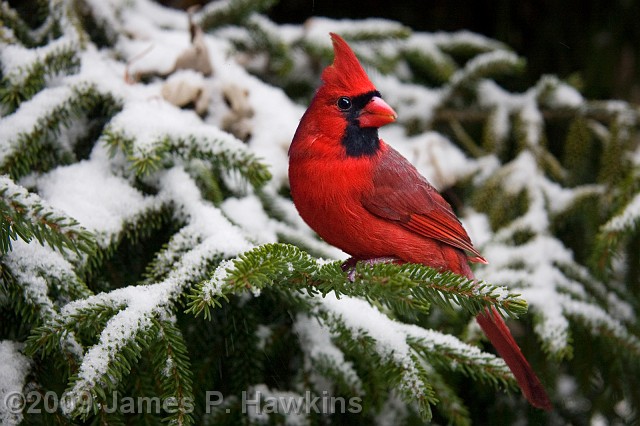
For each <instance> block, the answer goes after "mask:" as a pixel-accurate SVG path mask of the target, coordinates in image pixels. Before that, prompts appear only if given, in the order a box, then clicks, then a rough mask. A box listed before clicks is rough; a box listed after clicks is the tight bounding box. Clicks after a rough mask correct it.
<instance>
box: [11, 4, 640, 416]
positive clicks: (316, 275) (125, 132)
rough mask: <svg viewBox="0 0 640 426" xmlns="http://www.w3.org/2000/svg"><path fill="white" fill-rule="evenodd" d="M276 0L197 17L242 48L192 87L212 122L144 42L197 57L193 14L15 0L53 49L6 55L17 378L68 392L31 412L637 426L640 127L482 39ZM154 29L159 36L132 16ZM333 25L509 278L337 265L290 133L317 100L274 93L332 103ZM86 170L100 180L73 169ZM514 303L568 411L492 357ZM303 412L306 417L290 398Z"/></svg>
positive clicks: (625, 113)
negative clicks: (325, 87) (487, 325)
mask: <svg viewBox="0 0 640 426" xmlns="http://www.w3.org/2000/svg"><path fill="white" fill-rule="evenodd" d="M274 3H275V2H274V1H273V0H257V1H250V0H246V1H245V0H242V1H223V2H214V3H211V4H210V5H209V6H206V7H205V8H204V9H203V10H202V11H200V12H197V13H196V14H195V15H194V21H195V22H197V23H199V25H200V26H201V27H202V28H203V29H204V30H206V31H210V33H209V34H207V35H205V39H206V41H207V43H205V45H206V46H209V47H211V46H215V47H216V48H219V49H221V51H220V52H215V54H213V52H211V53H212V54H211V59H212V62H215V63H213V64H212V65H214V66H213V69H214V73H213V75H212V76H207V77H206V78H205V77H204V76H195V75H193V76H192V75H189V78H188V79H187V80H188V82H189V83H191V82H193V81H196V80H198V78H197V77H202V78H203V81H204V82H205V83H204V84H203V85H202V86H199V87H198V88H197V90H200V94H202V92H203V91H205V90H207V89H212V92H211V93H209V95H210V96H211V99H210V100H209V109H208V110H207V111H206V114H205V115H204V118H201V117H200V116H197V115H196V114H193V113H192V112H191V111H189V110H190V106H189V105H186V106H181V108H182V109H183V110H180V109H179V108H177V107H176V106H173V105H170V104H169V103H168V102H166V101H165V100H161V99H159V97H160V93H161V92H162V90H161V87H162V85H163V84H164V83H165V80H163V79H164V78H165V77H166V69H163V70H161V69H155V68H154V67H156V66H158V67H159V65H157V64H155V63H154V61H159V59H158V56H155V57H154V56H153V55H154V54H155V53H154V52H151V53H149V52H146V53H144V54H140V51H141V49H142V48H141V47H140V46H142V45H144V46H147V45H148V44H149V43H152V44H154V45H157V46H159V47H160V48H161V49H166V51H165V50H163V51H162V55H164V54H165V53H166V54H167V56H170V55H173V56H175V57H177V56H178V55H180V53H181V52H180V51H177V50H175V49H174V44H175V45H180V44H181V43H184V42H185V40H188V34H187V31H186V29H185V28H186V23H187V16H186V14H185V21H184V22H182V23H178V22H173V17H175V15H173V14H172V15H170V16H171V17H172V20H171V22H169V21H170V20H167V19H166V16H169V15H166V16H165V15H163V14H162V13H159V12H158V10H159V9H155V8H157V7H159V6H157V5H150V4H148V3H147V0H133V1H127V2H119V3H117V4H105V5H102V6H101V7H100V8H99V10H98V8H97V6H96V5H97V3H96V2H89V1H83V0H62V1H54V2H46V1H41V2H37V11H38V13H37V14H35V15H36V16H25V15H24V13H23V9H21V8H19V7H17V6H16V7H15V9H14V8H12V6H10V5H9V4H8V3H7V2H2V3H0V21H1V22H2V25H3V27H2V29H1V30H0V41H1V42H2V43H3V46H10V47H11V49H15V52H21V53H22V54H24V56H25V57H27V58H31V59H30V60H28V61H25V62H21V61H17V62H18V63H19V65H15V63H12V58H11V57H10V55H8V56H6V57H5V56H3V58H2V60H3V61H6V63H3V64H1V65H2V67H3V68H2V69H3V75H2V80H1V81H0V114H2V120H1V121H0V135H2V138H1V139H2V140H1V141H0V144H1V146H0V173H1V174H3V175H4V176H2V177H0V226H1V228H0V229H1V231H0V232H1V233H0V315H2V316H3V321H2V323H1V324H0V343H2V342H4V341H5V340H10V341H15V342H19V345H20V347H22V348H23V353H24V356H26V357H27V358H28V359H29V360H30V361H29V362H30V367H29V369H30V370H29V373H28V374H27V375H26V376H25V377H23V378H22V379H23V389H17V390H22V391H26V390H29V389H36V390H37V391H38V392H41V393H42V394H44V393H46V392H55V393H56V395H57V396H59V397H60V401H61V404H60V405H59V406H58V407H57V409H55V410H53V412H44V413H43V414H42V416H41V418H38V419H36V418H35V416H29V415H27V414H26V413H25V415H24V416H23V417H20V419H22V420H23V423H25V424H30V423H32V422H34V423H42V424H71V423H81V424H136V425H137V424H157V423H159V422H161V421H163V422H166V423H168V424H172V425H190V424H216V425H219V424H230V425H236V424H287V423H291V422H294V421H298V422H307V423H309V424H334V423H335V424H338V423H340V424H384V422H385V419H386V420H387V421H388V420H389V419H392V422H393V423H394V424H425V423H427V422H433V423H437V424H445V423H447V424H454V425H469V424H490V423H491V424H497V423H499V424H513V423H515V422H529V423H532V424H533V423H535V424H545V423H546V424H559V423H572V424H588V423H591V422H594V421H595V420H594V419H598V418H602V417H603V416H604V417H605V418H611V419H612V422H618V423H620V424H623V423H633V421H634V420H637V413H636V412H635V411H634V409H633V408H630V409H629V410H627V411H625V409H624V407H635V406H639V405H640V393H639V392H638V388H637V385H636V384H635V383H634V382H633V380H630V377H634V376H635V375H637V374H638V373H639V368H638V363H637V359H638V357H640V326H639V325H638V319H637V312H638V310H639V309H640V298H639V296H638V292H637V291H636V290H637V283H638V280H639V279H640V266H638V265H640V255H639V254H638V253H640V236H639V233H638V230H639V228H640V227H639V224H640V207H639V201H638V200H639V199H640V198H639V197H640V195H639V191H640V184H639V182H640V179H638V177H639V174H638V164H637V163H638V160H637V159H638V158H640V157H639V155H638V149H639V148H638V125H639V123H640V111H638V109H637V108H636V107H634V106H632V105H629V104H626V103H623V102H613V101H598V102H594V101H589V100H585V99H584V98H582V96H581V95H580V94H579V93H577V92H576V91H575V90H574V89H573V88H572V87H570V86H569V85H568V84H566V83H565V82H562V81H560V80H559V79H558V78H556V77H553V76H543V77H542V78H541V79H540V81H539V82H538V83H537V84H536V85H535V86H533V87H531V88H528V89H527V90H526V91H524V92H522V93H514V92H511V91H510V89H509V88H510V87H517V82H516V80H518V79H519V77H520V76H521V74H522V71H523V69H524V66H525V61H524V59H523V58H520V57H519V56H517V55H516V54H514V53H513V52H512V51H510V49H509V48H508V47H507V46H505V45H503V44H501V43H498V42H496V41H493V40H489V39H486V38H484V37H481V36H477V35H474V34H471V33H467V32H458V33H452V34H444V33H436V34H427V33H416V32H413V31H412V30H410V29H409V28H407V27H405V26H403V25H401V24H398V23H394V22H388V21H384V20H363V21H331V20H328V19H324V18H315V19H314V20H312V21H309V23H307V26H306V27H305V28H301V27H300V28H296V29H295V30H294V28H292V27H283V26H280V25H277V24H275V23H274V22H271V21H270V20H269V19H268V18H266V17H265V16H263V15H262V14H261V13H262V12H264V11H265V10H267V9H268V8H269V7H271V6H272V5H273V4H274ZM145 11H146V12H145ZM149 11H151V12H149ZM154 11H155V12H154ZM147 12H148V15H149V16H146V15H147ZM125 17H126V19H125ZM140 20H144V22H145V25H148V26H147V27H145V28H147V30H145V35H144V37H145V38H142V36H141V35H140V34H138V28H136V29H135V31H134V30H132V27H130V25H131V24H130V23H129V21H131V22H139V21H140ZM328 31H334V32H337V33H340V34H341V35H343V36H344V37H345V38H346V39H347V40H348V41H349V42H350V43H351V44H352V46H353V48H354V50H355V52H356V54H357V55H358V56H359V57H360V58H361V59H362V61H363V63H364V64H365V66H366V67H367V69H368V70H371V75H373V76H376V77H377V81H376V83H377V84H378V88H379V89H380V91H381V92H382V94H383V95H384V96H385V99H387V101H388V102H389V103H390V104H391V105H392V106H393V107H394V109H396V111H397V112H398V114H399V121H398V123H397V126H398V127H401V128H402V130H403V131H397V132H390V137H389V139H390V140H389V141H388V142H389V143H397V144H398V145H399V148H400V150H402V151H403V152H407V153H410V154H411V159H412V160H415V161H416V166H417V167H418V168H419V169H420V170H421V171H424V172H426V173H427V174H429V173H431V174H430V177H432V178H433V179H434V183H436V184H438V185H439V186H440V189H442V190H443V192H444V194H445V195H446V196H447V197H450V198H449V199H450V200H451V201H452V205H454V207H455V208H456V209H457V211H458V213H459V215H460V216H462V217H463V218H464V219H465V220H464V223H465V226H467V225H470V228H471V230H473V231H474V240H475V241H476V242H477V245H478V246H479V247H478V248H479V249H480V250H481V251H482V252H483V255H484V256H485V257H487V258H488V259H489V261H490V263H489V264H488V265H482V266H478V267H477V268H476V270H475V272H476V275H477V276H478V277H480V278H482V280H480V279H479V280H468V279H466V278H463V277H460V276H457V275H455V274H452V273H449V272H443V271H438V270H435V269H432V268H429V267H428V266H425V265H416V264H394V263H377V264H371V262H366V261H365V262H359V263H356V264H355V265H354V266H353V267H351V268H345V267H344V265H345V264H344V263H343V262H341V261H335V260H326V259H321V258H320V257H324V258H332V259H333V258H334V256H336V252H335V251H332V249H331V248H329V247H328V246H327V245H326V244H324V243H323V242H321V241H319V240H318V239H317V238H315V236H314V235H313V234H312V233H311V232H309V230H308V229H307V228H306V227H304V225H303V224H302V223H301V221H300V219H299V217H298V216H297V213H296V212H295V210H294V208H293V205H292V203H291V200H290V199H289V197H288V186H287V182H286V143H287V142H288V140H289V139H290V137H291V134H289V133H290V132H289V129H284V127H283V128H282V129H280V128H279V126H280V125H281V123H283V122H284V121H282V122H280V121H278V122H277V123H276V122H275V120H274V117H278V118H280V117H285V118H287V119H288V118H291V117H293V116H291V117H289V116H287V114H289V115H291V114H292V113H290V111H295V114H298V113H299V112H300V111H301V110H300V108H299V106H297V105H294V104H293V102H290V101H289V99H287V98H286V96H282V93H281V92H280V91H279V89H277V88H274V87H273V86H279V87H281V88H282V89H283V90H284V91H285V93H287V94H288V95H289V97H291V98H295V99H297V100H301V101H302V102H303V103H304V102H306V101H307V100H308V99H309V98H310V97H311V96H312V94H313V91H314V89H315V87H316V86H317V84H318V79H319V73H320V72H321V70H322V69H323V67H324V65H326V64H328V63H329V61H330V60H331V57H332V53H331V49H330V41H329V38H328V35H327V34H326V32H328ZM320 33H321V34H320ZM183 36H184V37H183ZM174 37H175V38H174ZM177 40H180V41H177ZM164 44H166V46H165V45H164ZM37 46H38V48H36V47H37ZM226 46H231V48H230V49H228V50H225V51H222V50H223V49H226V48H227V47H226ZM96 47H99V48H100V49H96ZM145 48H146V47H145ZM172 49H173V50H172ZM147 55H151V56H149V57H147ZM149 58H151V60H149ZM222 58H224V59H222ZM14 59H15V58H14ZM236 60H237V62H238V63H240V64H241V65H242V66H238V64H236V63H235V62H236ZM92 61H93V62H92ZM145 61H148V62H145ZM226 61H228V62H226ZM169 62H170V61H169ZM232 62H233V63H232ZM81 63H82V67H80V64H81ZM96 63H98V64H99V66H96ZM167 63H168V62H167ZM85 65H87V66H86V67H85ZM136 65H140V69H145V70H146V69H148V68H151V69H152V72H150V73H148V76H147V77H145V81H144V82H132V81H130V80H127V79H125V78H124V75H125V74H126V75H130V74H135V72H130V68H135V67H136ZM227 66H228V67H230V68H231V72H229V71H228V70H226V69H224V67H227ZM236 67H237V68H236ZM242 68H244V69H242ZM98 71H99V72H98ZM185 72H195V71H193V70H186V71H185ZM247 72H251V73H253V74H254V76H255V77H257V78H255V77H251V76H248V75H247ZM192 77H193V78H192ZM236 77H238V80H237V81H236V80H235V78H236ZM261 80H262V81H261ZM264 82H268V84H265V83H264ZM229 83H234V84H235V83H241V85H244V86H246V87H242V89H243V90H244V89H246V93H248V94H250V95H247V103H248V105H249V106H250V107H251V108H252V109H253V112H252V114H253V115H251V116H250V117H249V119H248V122H249V126H254V127H253V128H252V130H253V133H252V136H251V137H249V138H248V140H247V142H246V143H243V142H241V141H239V140H238V139H236V138H235V137H234V136H232V135H231V134H228V133H226V132H225V131H223V130H221V129H219V128H218V125H219V123H221V122H223V121H224V120H225V119H226V118H227V117H226V116H225V114H226V112H228V110H227V109H225V107H224V103H225V101H224V99H223V98H222V97H221V96H222V95H221V94H220V93H219V91H220V89H221V88H222V89H223V88H224V87H225V85H226V84H229ZM260 96H264V97H263V98H259V97H260ZM258 98H259V99H258ZM274 99H275V100H276V101H277V103H275V102H274ZM229 108H230V107H229ZM184 110H187V111H184ZM274 110H277V111H274ZM297 118H298V117H297V116H296V117H293V118H291V121H292V122H293V121H296V120H297ZM270 120H274V122H273V123H271V121H270ZM265 123H266V125H265ZM294 124H295V123H294ZM290 130H293V128H292V129H290ZM256 132H258V133H256ZM260 132H262V133H260ZM406 135H410V136H406ZM391 136H393V138H392V137H391ZM391 139H395V140H391ZM257 153H260V155H264V156H265V157H266V158H267V159H268V161H269V162H270V163H269V164H267V161H265V160H262V159H260V158H259V155H258V154H257ZM85 166H91V170H92V171H99V173H95V176H94V175H91V176H89V175H88V174H78V175H73V174H72V173H69V172H70V171H74V170H77V169H79V168H81V167H85ZM65 173H67V174H68V176H67V175H66V174H65ZM61 175H64V176H62V177H61ZM54 176H55V177H56V178H60V179H63V178H65V177H66V178H68V179H71V178H75V179H80V180H81V182H78V185H79V186H78V187H79V188H82V189H83V190H86V189H88V191H86V192H85V194H86V196H87V198H89V199H88V200H83V199H80V198H81V197H80V196H78V195H77V194H76V196H75V197H73V195H74V194H60V193H54V194H52V193H51V188H48V189H49V190H48V191H47V190H44V189H43V188H44V187H45V186H46V185H45V183H47V182H49V181H48V179H50V178H52V177H54ZM69 176H70V177H69ZM83 179H85V180H87V182H82V180H83ZM83 185H84V186H83ZM446 185H449V186H450V187H449V188H444V187H443V186H446ZM74 187H75V186H74ZM54 192H55V191H54ZM94 194H97V195H98V196H97V197H95V198H94V197H89V195H94ZM67 195H69V197H66V196H67ZM69 200H72V201H69ZM463 205H464V206H468V207H472V208H473V210H470V209H465V208H463V207H462V206H463ZM75 215H77V218H74V216H75ZM96 218H97V219H98V220H94V219H96ZM85 221H86V223H85ZM346 265H351V263H347V264H346ZM345 269H346V270H345ZM487 308H495V309H496V310H497V311H498V312H499V313H500V314H501V315H503V316H504V317H505V318H506V319H517V320H518V322H517V325H516V326H515V327H513V329H514V335H515V337H516V339H517V340H518V342H519V343H520V344H521V347H522V349H523V353H524V354H525V355H526V357H527V359H529V360H530V362H531V364H532V365H533V366H534V369H535V370H536V371H537V372H538V373H539V374H540V377H541V379H542V381H543V382H544V383H545V385H546V387H547V388H548V389H549V393H550V395H551V398H552V399H553V401H554V404H555V406H556V407H557V410H556V411H555V412H554V413H552V414H543V413H538V412H534V411H533V410H532V409H530V408H528V407H527V406H526V405H525V403H524V402H523V401H522V398H518V399H516V395H517V389H516V385H515V380H514V379H513V377H512V375H511V373H510V371H509V369H508V368H507V366H506V364H505V363H504V362H503V361H502V360H501V359H499V358H497V357H496V356H494V355H492V354H491V353H488V352H484V351H482V349H481V348H482V347H483V344H484V343H483V342H482V341H481V337H480V336H479V330H478V328H477V326H475V322H474V321H473V317H474V316H475V315H477V314H478V313H479V312H482V311H483V310H485V309H487ZM514 324H516V323H514ZM3 361H5V360H3ZM14 361H15V360H14V359H8V360H6V362H7V365H10V363H11V362H14ZM502 390H509V391H515V392H513V393H511V392H510V393H509V394H508V395H506V394H503V393H502V392H500V391H502ZM3 392H5V391H4V390H2V389H0V398H3V397H4V396H5V394H4V393H3ZM127 398H128V399H127ZM139 398H142V400H140V399H139ZM307 398H310V399H313V398H316V399H318V400H319V401H321V402H320V404H322V403H324V401H332V403H333V402H344V403H345V404H346V405H345V408H350V409H351V411H349V410H338V411H337V412H335V413H330V412H329V411H330V410H323V409H320V410H314V409H313V406H311V407H309V406H305V404H308V402H306V399H307ZM324 398H327V399H324ZM340 398H341V399H340ZM247 399H251V400H255V401H260V403H259V405H260V406H261V409H258V408H256V407H254V406H251V405H249V406H247ZM276 400H277V401H288V402H292V401H298V402H301V404H302V410H301V411H299V412H286V410H284V411H283V410H271V411H269V410H267V409H265V408H266V407H268V404H269V403H270V402H271V403H273V401H276ZM127 401H133V403H132V404H133V405H126V403H127ZM136 401H146V402H147V403H156V402H160V405H159V406H158V407H159V409H158V410H154V409H152V408H150V407H152V406H151V405H150V406H149V407H148V408H147V409H143V410H138V409H137V408H136V407H137V405H136ZM154 401H155V402H154ZM576 401H577V402H576ZM581 401H588V403H582V402H581ZM162 403H164V404H165V405H164V406H163V405H162ZM338 407H339V405H338ZM254 408H255V410H254ZM2 414H3V413H2V412H0V418H2ZM497 419H498V420H497ZM18 421H19V420H18Z"/></svg>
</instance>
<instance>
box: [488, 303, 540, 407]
mask: <svg viewBox="0 0 640 426" xmlns="http://www.w3.org/2000/svg"><path fill="white" fill-rule="evenodd" d="M476 320H477V321H478V324H480V327H481V328H482V331H484V333H485V334H486V335H487V337H488V338H489V340H490V341H491V343H492V344H493V346H494V347H495V348H496V350H497V351H498V354H500V356H501V357H502V358H503V359H504V361H505V362H506V363H507V365H508V366H509V368H510V369H511V372H512V373H513V375H514V376H515V378H516V380H517V381H518V385H519V386H520V389H522V393H523V394H524V396H525V397H526V398H527V400H528V401H529V402H530V403H531V405H533V406H534V407H537V408H541V409H543V410H546V411H550V410H551V408H552V407H551V401H549V397H548V396H547V392H546V391H545V389H544V387H543V386H542V384H541V383H540V380H539V379H538V376H536V373H534V372H533V369H532V368H531V366H530V365H529V362H528V361H527V360H526V358H525V357H524V355H523V354H522V351H521V350H520V347H518V344H517V343H516V341H515V340H514V339H513V336H512V335H511V331H509V328H507V325H506V324H505V322H504V320H503V319H502V317H501V316H500V314H499V313H498V312H497V311H496V310H495V308H491V311H490V310H489V309H487V310H486V312H484V313H482V314H480V315H478V316H477V317H476Z"/></svg>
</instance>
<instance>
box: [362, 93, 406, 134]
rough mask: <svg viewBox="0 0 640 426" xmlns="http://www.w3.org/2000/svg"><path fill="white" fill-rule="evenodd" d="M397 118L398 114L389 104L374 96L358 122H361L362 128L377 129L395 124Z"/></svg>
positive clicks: (363, 109)
mask: <svg viewBox="0 0 640 426" xmlns="http://www.w3.org/2000/svg"><path fill="white" fill-rule="evenodd" d="M397 117H398V114H396V112H395V111H394V110H393V108H391V107H390V106H389V104H387V103H386V102H385V101H383V100H382V98H379V97H378V96H374V97H373V98H371V100H370V101H369V103H367V104H366V105H365V106H364V108H362V111H360V115H359V117H358V121H359V122H360V127H376V128H377V127H382V126H384V125H385V124H389V123H393V122H394V121H396V118H397Z"/></svg>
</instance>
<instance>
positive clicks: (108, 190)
mask: <svg viewBox="0 0 640 426" xmlns="http://www.w3.org/2000/svg"><path fill="white" fill-rule="evenodd" d="M110 167H111V166H110V164H109V158H108V156H107V154H106V152H105V149H104V147H102V146H101V145H96V148H95V149H94V152H93V154H92V156H91V158H90V159H89V160H84V161H80V162H78V163H74V164H71V165H69V166H61V167H57V168H56V169H54V170H52V171H51V172H49V173H48V174H45V175H43V176H42V177H40V178H39V179H38V189H39V193H40V194H41V195H42V197H43V198H44V199H45V200H46V201H47V202H49V203H50V204H51V205H52V206H54V207H56V208H58V209H60V210H62V211H63V212H65V213H66V214H68V215H69V216H71V217H73V218H75V219H76V220H78V221H79V222H80V224H81V225H82V226H84V227H85V228H87V229H89V230H92V231H95V232H96V233H97V234H98V235H101V239H100V240H99V242H100V243H102V244H108V243H109V242H110V238H111V236H112V235H114V234H117V233H118V232H119V231H120V230H121V229H122V227H123V225H124V223H125V222H126V221H127V220H131V219H133V218H134V217H136V216H137V215H139V214H141V213H142V212H144V211H146V210H149V209H152V208H155V207H158V205H159V204H158V203H157V201H156V200H155V199H153V198H151V197H146V196H144V195H143V194H142V193H140V192H139V191H137V190H136V189H134V188H133V187H132V186H131V185H130V184H129V182H128V181H127V180H125V179H124V178H122V177H119V176H115V175H114V174H113V173H112V172H111V170H110Z"/></svg>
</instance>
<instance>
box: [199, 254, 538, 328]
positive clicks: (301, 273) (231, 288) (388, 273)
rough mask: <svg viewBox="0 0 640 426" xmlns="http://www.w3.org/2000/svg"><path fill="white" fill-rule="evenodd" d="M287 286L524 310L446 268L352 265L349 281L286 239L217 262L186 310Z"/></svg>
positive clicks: (404, 304)
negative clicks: (207, 280) (354, 266)
mask: <svg viewBox="0 0 640 426" xmlns="http://www.w3.org/2000/svg"><path fill="white" fill-rule="evenodd" d="M285 283H286V284H288V285H289V286H290V287H288V290H289V291H292V290H295V291H300V290H306V291H307V292H308V293H309V294H311V295H313V294H317V293H318V292H319V293H321V294H322V295H323V296H324V295H326V294H328V293H329V292H335V294H336V295H337V296H342V295H344V296H352V297H361V298H364V299H365V300H367V301H369V302H370V303H382V304H384V305H386V306H389V307H392V308H396V309H399V310H400V311H401V312H402V313H405V314H409V313H411V312H412V311H414V312H415V311H417V312H426V311H427V310H428V308H429V306H430V305H431V304H436V305H438V306H440V307H442V308H443V309H448V310H455V308H456V307H457V306H462V307H463V308H465V309H466V310H467V311H469V312H470V313H471V314H473V315H477V314H478V313H480V312H482V311H484V310H485V309H486V308H491V307H494V308H496V309H497V310H498V311H499V312H503V311H504V312H506V314H507V315H510V316H513V317H517V316H518V315H521V314H523V313H525V312H526V310H527V304H526V302H525V301H524V300H523V299H521V298H519V297H518V295H516V294H513V293H509V292H508V291H506V290H505V289H504V288H502V287H496V286H493V285H491V284H488V283H484V282H478V281H475V280H469V279H467V278H465V277H461V276H459V275H456V274H454V273H451V272H439V271H437V270H435V269H433V268H430V267H428V266H425V265H417V264H403V265H394V264H377V265H373V266H369V265H365V264H362V263H360V264H358V265H357V266H356V275H355V280H354V281H353V282H350V281H349V280H347V279H346V276H345V273H344V272H343V271H342V269H341V268H340V263H339V262H334V263H329V264H325V265H321V264H319V263H318V261H317V260H315V259H313V258H312V257H311V256H309V255H308V254H307V253H305V252H303V251H301V250H300V249H298V248H297V247H294V246H291V245H287V244H266V245H263V246H260V247H257V248H255V249H253V250H250V251H248V252H245V253H243V254H241V255H240V256H239V257H237V258H236V259H234V260H233V261H232V265H231V264H230V263H229V262H223V263H222V264H221V265H220V266H218V268H217V270H216V272H215V274H214V275H213V277H212V279H211V280H210V281H209V282H208V283H205V284H203V285H201V286H199V287H198V289H197V290H196V293H194V294H192V295H191V298H192V300H191V303H190V307H191V309H190V311H191V312H193V313H196V314H197V313H200V312H202V310H203V309H205V306H207V305H209V306H212V305H219V299H220V298H223V299H226V298H227V296H228V295H230V294H235V293H238V292H240V291H243V290H245V289H249V290H262V289H264V288H266V287H272V286H277V287H278V288H279V289H285V287H283V284H285Z"/></svg>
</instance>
